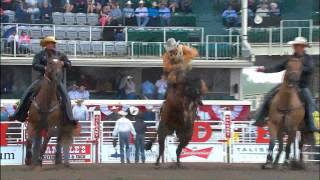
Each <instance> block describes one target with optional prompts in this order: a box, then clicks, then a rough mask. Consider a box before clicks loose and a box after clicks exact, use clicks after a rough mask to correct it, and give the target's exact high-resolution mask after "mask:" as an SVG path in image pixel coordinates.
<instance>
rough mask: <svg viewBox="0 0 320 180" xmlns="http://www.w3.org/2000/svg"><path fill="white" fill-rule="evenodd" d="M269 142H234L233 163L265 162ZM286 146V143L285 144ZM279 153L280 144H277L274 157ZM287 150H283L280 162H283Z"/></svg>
mask: <svg viewBox="0 0 320 180" xmlns="http://www.w3.org/2000/svg"><path fill="white" fill-rule="evenodd" d="M268 147H269V145H268V144H232V151H231V162H232V163H265V162H266V159H267V154H268ZM284 147H285V145H284ZM277 153H278V145H276V146H275V149H274V151H273V157H275V156H276V155H277ZM284 157H285V151H282V154H281V156H280V160H279V162H283V161H284Z"/></svg>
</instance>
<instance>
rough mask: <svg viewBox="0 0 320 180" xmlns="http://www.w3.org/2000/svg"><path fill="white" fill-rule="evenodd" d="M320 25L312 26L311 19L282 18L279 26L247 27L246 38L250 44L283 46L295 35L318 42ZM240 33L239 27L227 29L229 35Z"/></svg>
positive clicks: (310, 41) (311, 41)
mask: <svg viewBox="0 0 320 180" xmlns="http://www.w3.org/2000/svg"><path fill="white" fill-rule="evenodd" d="M319 31H320V27H319V26H313V22H312V20H283V21H281V23H280V27H269V28H249V29H248V38H249V42H250V43H252V44H268V45H269V46H272V45H274V44H277V45H280V47H283V46H284V45H285V44H286V43H287V42H288V41H291V40H293V39H294V38H295V37H297V36H303V37H305V38H306V39H307V40H308V42H309V43H311V44H315V43H319V40H320V35H319ZM235 34H240V29H236V28H231V29H229V35H230V36H232V35H235Z"/></svg>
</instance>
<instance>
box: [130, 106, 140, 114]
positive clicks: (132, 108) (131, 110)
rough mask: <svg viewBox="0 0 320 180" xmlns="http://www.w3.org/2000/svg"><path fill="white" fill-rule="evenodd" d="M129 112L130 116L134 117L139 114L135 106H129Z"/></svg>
mask: <svg viewBox="0 0 320 180" xmlns="http://www.w3.org/2000/svg"><path fill="white" fill-rule="evenodd" d="M129 112H130V114H131V115H133V116H136V115H138V114H139V108H137V107H135V106H131V107H129Z"/></svg>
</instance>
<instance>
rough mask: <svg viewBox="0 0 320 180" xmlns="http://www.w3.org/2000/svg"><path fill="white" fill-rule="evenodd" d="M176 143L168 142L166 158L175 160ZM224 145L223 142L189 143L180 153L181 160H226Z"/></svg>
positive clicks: (170, 160) (171, 160)
mask: <svg viewBox="0 0 320 180" xmlns="http://www.w3.org/2000/svg"><path fill="white" fill-rule="evenodd" d="M177 146H178V144H177V143H169V144H168V150H167V153H166V155H167V156H166V159H167V161H169V162H176V159H177V155H176V149H177ZM226 157H227V154H226V147H225V145H224V144H223V143H190V144H189V145H188V146H187V147H186V148H184V149H183V150H182V152H181V155H180V160H181V161H182V162H226Z"/></svg>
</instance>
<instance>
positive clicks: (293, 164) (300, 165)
mask: <svg viewBox="0 0 320 180" xmlns="http://www.w3.org/2000/svg"><path fill="white" fill-rule="evenodd" d="M290 169H291V170H303V169H305V166H304V164H303V163H301V162H298V161H294V160H293V161H291V162H290Z"/></svg>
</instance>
